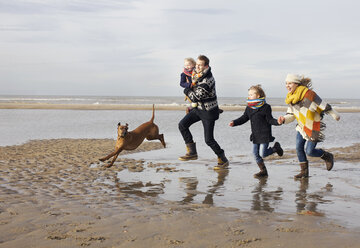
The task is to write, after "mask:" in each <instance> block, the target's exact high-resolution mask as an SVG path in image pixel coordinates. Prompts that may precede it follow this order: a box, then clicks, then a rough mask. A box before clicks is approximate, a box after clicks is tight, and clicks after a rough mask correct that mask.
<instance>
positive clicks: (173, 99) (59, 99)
mask: <svg viewBox="0 0 360 248" xmlns="http://www.w3.org/2000/svg"><path fill="white" fill-rule="evenodd" d="M324 100H325V101H326V102H327V103H329V104H331V105H332V106H334V107H337V108H354V109H360V99H324ZM218 101H219V104H220V105H225V106H245V105H246V97H219V98H218ZM267 102H268V103H269V104H271V105H272V106H286V104H285V102H284V98H271V97H268V98H267ZM0 103H50V104H94V105H99V104H137V105H142V104H144V105H149V104H155V105H169V106H172V105H183V104H184V103H185V102H184V97H183V96H168V97H158V96H155V97H143V96H139V97H134V96H32V95H0Z"/></svg>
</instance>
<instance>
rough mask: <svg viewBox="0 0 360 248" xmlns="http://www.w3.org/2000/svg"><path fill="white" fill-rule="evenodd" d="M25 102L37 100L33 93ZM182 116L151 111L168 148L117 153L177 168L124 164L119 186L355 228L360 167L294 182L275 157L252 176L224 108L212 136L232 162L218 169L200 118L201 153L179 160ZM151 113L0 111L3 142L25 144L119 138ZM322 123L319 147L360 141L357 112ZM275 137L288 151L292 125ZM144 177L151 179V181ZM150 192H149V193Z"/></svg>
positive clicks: (244, 135) (244, 134)
mask: <svg viewBox="0 0 360 248" xmlns="http://www.w3.org/2000/svg"><path fill="white" fill-rule="evenodd" d="M46 99H47V100H45V97H44V100H43V101H48V102H51V103H55V102H56V101H63V102H64V101H65V102H67V101H71V102H72V103H76V101H78V100H76V99H73V98H71V100H64V99H63V100H61V99H60V98H46ZM49 99H51V100H49ZM87 99H88V100H86V101H88V102H87V103H90V102H91V101H94V103H97V102H99V101H101V100H100V99H104V98H103V97H98V98H94V99H92V100H89V99H90V98H87ZM130 99H131V102H133V103H134V104H138V101H140V100H141V99H140V98H139V100H136V99H135V98H130ZM176 99H177V98H172V97H170V98H166V99H162V98H159V99H158V103H159V104H174V103H175V104H177V101H178V102H179V104H181V101H182V99H178V100H176ZM13 100H14V99H13ZM7 101H8V100H7ZM19 101H20V100H19ZM21 101H24V100H21ZM28 101H39V100H38V99H37V100H36V99H35V98H32V99H31V100H30V99H28ZM80 101H85V100H80ZM114 101H119V100H118V99H115V100H114ZM153 101H155V99H154V98H145V99H143V102H144V104H152V102H153ZM63 102H62V103H63ZM334 102H335V101H334ZM354 102H356V101H355V100H354ZM57 103H59V102H57ZM68 103H69V102H68ZM126 103H127V104H128V102H126ZM339 103H340V102H339ZM99 104H101V103H99ZM228 104H232V101H231V100H230V99H228ZM279 104H280V100H279ZM340 104H342V103H340ZM184 114H185V113H184V111H170V110H162V111H156V112H155V123H156V124H157V125H158V126H159V129H160V132H161V133H163V134H164V136H165V141H166V143H167V148H166V149H161V150H155V151H149V152H142V153H136V154H128V155H124V156H122V155H121V154H120V157H127V158H134V159H143V160H145V161H146V162H147V163H150V162H153V163H166V164H167V166H169V167H172V168H175V170H177V172H168V171H166V170H160V171H158V170H157V169H156V168H151V167H145V170H144V171H142V172H141V173H139V172H130V171H128V170H123V171H121V172H119V173H118V178H119V182H120V183H121V184H124V185H127V186H129V187H124V188H127V189H129V188H131V185H139V183H138V182H142V183H143V185H148V186H144V187H141V188H139V187H137V188H134V189H133V190H129V191H128V192H126V193H128V194H134V195H138V194H137V192H138V191H141V192H142V193H144V194H143V195H144V197H158V198H159V199H162V200H170V201H178V202H182V203H184V204H186V203H199V204H201V203H204V204H211V205H214V206H223V207H235V208H238V209H240V210H242V211H255V212H258V211H266V212H277V213H284V214H294V213H298V212H301V211H311V212H315V213H320V214H321V215H323V216H324V218H327V219H330V220H335V221H336V222H337V223H341V224H342V225H344V226H350V227H360V225H359V223H360V213H359V212H358V209H359V208H360V200H359V199H360V191H359V188H360V184H359V181H358V180H357V178H359V176H360V168H359V166H358V164H356V163H345V162H336V164H335V166H334V169H333V170H332V171H330V172H328V171H326V169H325V166H310V175H311V177H310V178H309V179H308V180H305V181H294V179H293V175H295V174H296V173H298V171H299V166H298V163H297V159H296V158H295V157H294V158H293V159H290V161H285V162H283V161H282V162H281V158H279V160H274V161H271V162H269V163H267V166H268V171H269V178H268V179H266V180H257V179H254V178H253V176H252V175H253V174H254V173H256V172H257V171H258V168H257V166H256V164H255V162H254V159H253V158H252V155H251V150H252V145H251V143H250V141H249V136H250V124H249V123H246V124H244V125H242V126H238V127H229V126H228V123H229V122H230V121H231V120H233V119H235V118H238V117H239V116H240V115H241V114H242V112H241V111H225V112H224V113H222V114H221V116H220V119H219V120H218V121H217V122H216V126H215V138H216V140H217V141H218V143H219V144H220V145H221V147H222V148H223V149H224V150H225V152H226V155H227V157H228V158H229V160H230V168H229V170H225V171H220V172H215V171H214V170H213V169H212V167H213V165H214V164H215V163H216V156H215V154H213V152H212V151H211V150H210V148H209V147H208V146H207V145H206V144H205V142H204V138H203V127H202V125H201V123H196V124H194V125H193V126H192V127H191V131H192V133H193V136H194V140H195V142H196V143H197V148H198V154H199V159H198V160H196V161H191V162H182V161H179V160H178V159H177V158H178V156H181V155H183V154H184V153H185V145H184V143H183V140H182V137H181V135H180V133H179V131H178V122H179V120H180V119H181V118H182V117H183V116H184ZM281 114H284V113H282V112H273V116H274V117H278V116H279V115H281ZM150 118H151V111H150V110H32V109H28V110H24V109H0V120H1V122H0V146H7V145H17V144H22V143H24V142H27V141H29V140H34V139H57V138H112V139H116V136H117V134H116V131H117V130H116V127H117V123H118V122H127V123H129V127H130V130H132V129H135V128H136V127H137V126H138V125H140V124H141V123H143V122H145V121H148V120H149V119H150ZM324 121H325V123H326V124H327V128H326V130H325V135H326V140H325V142H323V143H319V144H318V147H320V148H324V149H327V148H332V147H343V146H349V145H351V144H354V143H359V142H360V132H359V124H360V113H341V120H340V121H339V122H336V121H335V120H333V119H332V118H331V117H330V116H327V115H326V116H325V118H324ZM273 135H274V136H275V137H276V140H277V141H279V142H280V143H281V144H282V146H283V147H284V148H285V149H294V148H295V123H291V124H289V125H283V126H275V127H273ZM154 142H157V141H154ZM104 155H105V154H104ZM280 162H281V163H280ZM95 166H96V165H95ZM149 182H151V183H150V184H148V183H149ZM149 185H150V186H149ZM151 185H153V186H151ZM147 193H149V196H146V195H147ZM150 195H151V196H150Z"/></svg>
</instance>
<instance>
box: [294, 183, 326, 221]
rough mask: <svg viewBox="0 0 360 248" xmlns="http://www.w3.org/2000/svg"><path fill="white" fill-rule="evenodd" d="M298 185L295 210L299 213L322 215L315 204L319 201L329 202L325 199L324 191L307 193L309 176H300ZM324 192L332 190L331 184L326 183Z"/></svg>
mask: <svg viewBox="0 0 360 248" xmlns="http://www.w3.org/2000/svg"><path fill="white" fill-rule="evenodd" d="M299 181H300V185H299V190H298V191H297V192H296V195H295V196H296V199H295V203H296V211H297V213H299V214H308V215H317V216H323V215H324V214H323V213H321V212H319V210H318V209H317V206H318V204H319V203H329V202H331V201H329V200H325V199H324V195H322V194H323V193H324V192H317V193H316V192H315V193H312V194H308V193H307V190H308V188H309V178H302V179H301V180H299ZM325 190H326V192H331V191H332V185H331V184H327V185H326V186H325Z"/></svg>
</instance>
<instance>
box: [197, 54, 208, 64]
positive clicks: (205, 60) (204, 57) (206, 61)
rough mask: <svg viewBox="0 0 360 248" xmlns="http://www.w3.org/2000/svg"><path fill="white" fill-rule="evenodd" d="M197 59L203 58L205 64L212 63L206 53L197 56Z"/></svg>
mask: <svg viewBox="0 0 360 248" xmlns="http://www.w3.org/2000/svg"><path fill="white" fill-rule="evenodd" d="M197 59H198V60H201V61H204V65H205V66H207V65H209V63H210V60H209V58H208V57H206V56H205V55H199V56H198V57H197Z"/></svg>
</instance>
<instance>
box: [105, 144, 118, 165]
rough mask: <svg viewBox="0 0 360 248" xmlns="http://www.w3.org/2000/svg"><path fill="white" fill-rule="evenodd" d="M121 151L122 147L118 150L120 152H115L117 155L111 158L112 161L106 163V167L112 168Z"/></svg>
mask: <svg viewBox="0 0 360 248" xmlns="http://www.w3.org/2000/svg"><path fill="white" fill-rule="evenodd" d="M121 151H122V149H121V148H120V149H119V150H118V152H117V153H116V154H115V156H114V157H113V159H112V160H111V162H110V163H109V164H107V165H105V167H106V168H110V167H111V166H113V164H114V163H115V160H116V159H117V157H118V156H119V154H120V152H121Z"/></svg>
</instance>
